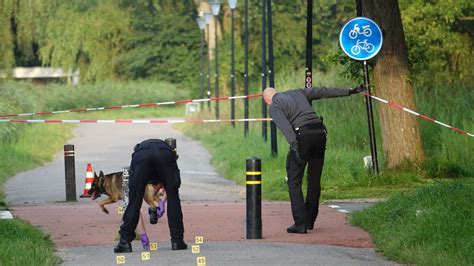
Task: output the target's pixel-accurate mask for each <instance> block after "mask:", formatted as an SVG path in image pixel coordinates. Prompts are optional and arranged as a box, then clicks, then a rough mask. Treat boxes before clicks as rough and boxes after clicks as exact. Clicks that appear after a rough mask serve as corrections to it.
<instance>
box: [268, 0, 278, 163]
mask: <svg viewBox="0 0 474 266" xmlns="http://www.w3.org/2000/svg"><path fill="white" fill-rule="evenodd" d="M267 13H268V19H267V21H268V78H269V83H270V87H273V88H275V73H274V65H273V31H272V1H271V0H267ZM270 142H271V148H272V155H273V156H276V155H277V154H278V142H277V134H276V125H275V123H274V122H273V121H272V122H271V123H270Z"/></svg>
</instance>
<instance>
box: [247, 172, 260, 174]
mask: <svg viewBox="0 0 474 266" xmlns="http://www.w3.org/2000/svg"><path fill="white" fill-rule="evenodd" d="M245 174H246V175H262V172H245Z"/></svg>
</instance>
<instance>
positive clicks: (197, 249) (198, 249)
mask: <svg viewBox="0 0 474 266" xmlns="http://www.w3.org/2000/svg"><path fill="white" fill-rule="evenodd" d="M191 252H192V253H193V254H198V253H200V252H201V247H200V246H199V245H192V246H191Z"/></svg>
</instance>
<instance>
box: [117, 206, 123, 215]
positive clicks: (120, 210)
mask: <svg viewBox="0 0 474 266" xmlns="http://www.w3.org/2000/svg"><path fill="white" fill-rule="evenodd" d="M117 212H118V214H123V207H122V206H120V207H118V208H117Z"/></svg>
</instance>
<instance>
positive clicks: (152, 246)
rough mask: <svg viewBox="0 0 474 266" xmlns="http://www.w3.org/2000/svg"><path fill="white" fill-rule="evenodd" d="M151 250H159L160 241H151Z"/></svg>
mask: <svg viewBox="0 0 474 266" xmlns="http://www.w3.org/2000/svg"><path fill="white" fill-rule="evenodd" d="M150 250H158V243H150Z"/></svg>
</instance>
